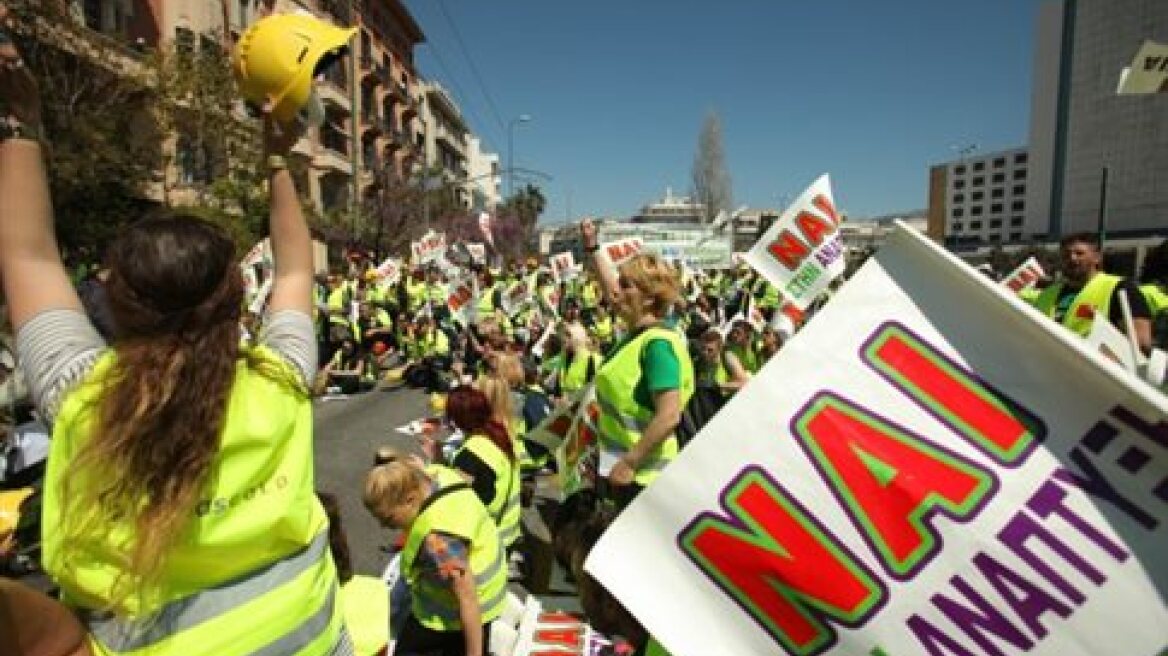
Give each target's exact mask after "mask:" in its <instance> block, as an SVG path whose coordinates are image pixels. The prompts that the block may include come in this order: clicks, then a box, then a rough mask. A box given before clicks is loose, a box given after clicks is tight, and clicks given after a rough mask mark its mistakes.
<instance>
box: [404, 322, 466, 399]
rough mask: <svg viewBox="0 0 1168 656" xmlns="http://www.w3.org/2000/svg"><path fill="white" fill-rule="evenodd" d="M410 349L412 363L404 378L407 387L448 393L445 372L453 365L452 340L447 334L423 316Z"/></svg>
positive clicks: (416, 325)
mask: <svg viewBox="0 0 1168 656" xmlns="http://www.w3.org/2000/svg"><path fill="white" fill-rule="evenodd" d="M410 346H411V350H410V359H409V361H410V363H409V366H408V367H407V368H406V370H405V372H404V373H403V374H402V375H403V378H404V379H405V381H406V383H408V384H409V385H411V386H412V387H420V388H424V389H425V390H427V391H428V392H443V391H446V389H447V387H448V381H447V379H446V375H445V372H447V371H449V370H450V368H451V365H452V364H453V359H452V358H451V352H450V340H449V338H448V337H447V336H446V333H444V332H442V331H441V330H439V329H438V328H437V327H436V326H435V325H434V321H433V320H432V319H430V318H429V317H427V316H424V315H423V316H421V317H418V320H417V321H415V322H414V329H413V337H412V339H411V341H410Z"/></svg>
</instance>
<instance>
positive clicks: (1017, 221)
mask: <svg viewBox="0 0 1168 656" xmlns="http://www.w3.org/2000/svg"><path fill="white" fill-rule="evenodd" d="M1021 225H1022V217H1020V216H1015V217H1012V218H1011V219H1010V227H1011V228H1017V227H1019V226H1021Z"/></svg>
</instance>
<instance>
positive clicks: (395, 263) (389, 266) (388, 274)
mask: <svg viewBox="0 0 1168 656" xmlns="http://www.w3.org/2000/svg"><path fill="white" fill-rule="evenodd" d="M373 272H374V273H375V274H376V275H377V277H378V278H379V279H380V280H381V281H382V282H384V283H386V284H389V285H395V284H397V282H398V281H399V280H401V274H402V268H401V261H400V260H398V259H397V258H396V257H387V258H385V261H384V262H382V263H381V264H379V265H377V268H376V269H374V270H373Z"/></svg>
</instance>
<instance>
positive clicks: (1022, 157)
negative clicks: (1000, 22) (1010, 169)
mask: <svg viewBox="0 0 1168 656" xmlns="http://www.w3.org/2000/svg"><path fill="white" fill-rule="evenodd" d="M1026 159H1027V158H1026V153H1018V154H1017V155H1014V163H1015V164H1025V163H1026Z"/></svg>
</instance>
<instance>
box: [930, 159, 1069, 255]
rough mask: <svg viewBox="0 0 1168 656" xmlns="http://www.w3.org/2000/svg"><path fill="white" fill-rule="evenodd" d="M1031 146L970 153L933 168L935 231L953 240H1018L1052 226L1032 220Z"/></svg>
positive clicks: (951, 243)
mask: <svg viewBox="0 0 1168 656" xmlns="http://www.w3.org/2000/svg"><path fill="white" fill-rule="evenodd" d="M1028 160H1029V156H1028V153H1027V150H1026V149H1025V148H1015V149H1012V150H1003V151H998V152H994V153H985V154H979V155H977V156H973V157H965V158H962V159H960V160H956V161H953V162H947V163H945V164H938V165H937V166H934V167H932V169H931V170H930V172H929V210H928V221H927V226H928V228H927V230H928V235H929V237H931V238H933V239H935V240H937V241H940V242H942V243H944V244H945V245H947V246H953V247H959V246H970V247H972V246H980V245H984V244H1001V243H1017V242H1020V241H1024V240H1028V239H1031V238H1032V237H1034V236H1035V235H1038V234H1042V233H1045V232H1046V228H1045V225H1041V226H1040V225H1037V224H1030V223H1028V222H1027V221H1026V195H1027V191H1026V190H1027V178H1028V177H1029V163H1028Z"/></svg>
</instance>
